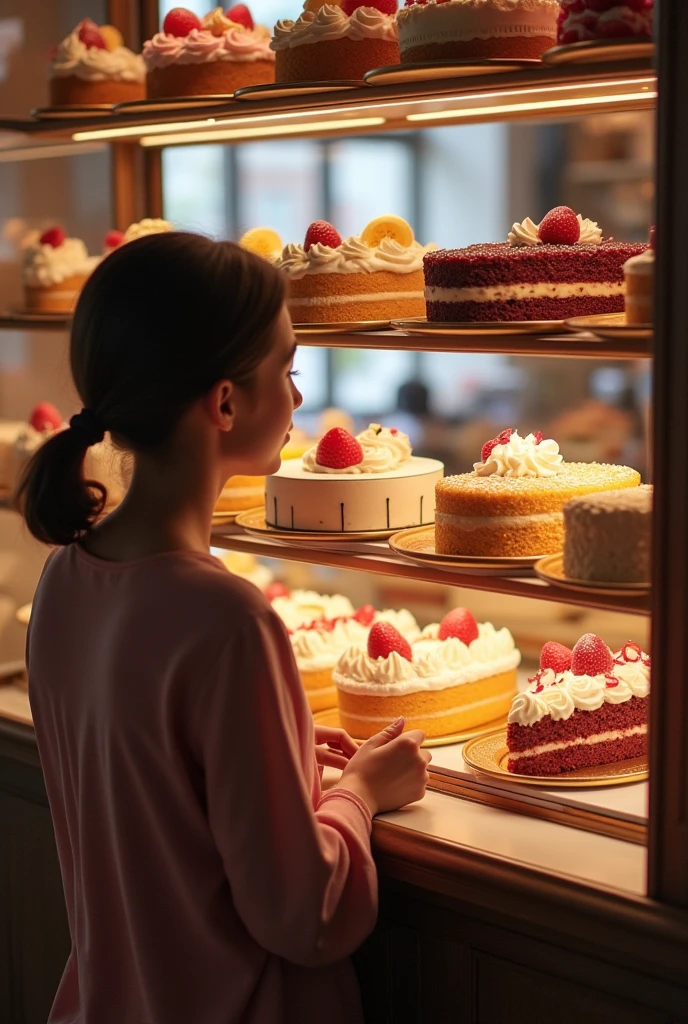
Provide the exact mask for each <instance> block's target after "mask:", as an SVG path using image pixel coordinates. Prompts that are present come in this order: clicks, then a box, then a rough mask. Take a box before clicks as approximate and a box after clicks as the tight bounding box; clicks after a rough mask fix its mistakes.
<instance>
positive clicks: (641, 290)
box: [623, 228, 655, 324]
mask: <svg viewBox="0 0 688 1024" xmlns="http://www.w3.org/2000/svg"><path fill="white" fill-rule="evenodd" d="M623 272H624V280H625V283H626V301H625V309H626V323H627V324H651V323H652V322H653V320H654V300H655V232H654V228H653V229H652V230H651V232H650V248H649V249H645V251H644V252H641V253H640V255H639V256H631V258H630V260H626V262H625V263H624V266H623Z"/></svg>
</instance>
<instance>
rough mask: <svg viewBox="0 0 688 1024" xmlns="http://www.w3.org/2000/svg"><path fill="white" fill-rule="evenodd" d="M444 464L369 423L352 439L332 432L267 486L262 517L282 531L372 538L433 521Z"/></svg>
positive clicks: (338, 430)
mask: <svg viewBox="0 0 688 1024" xmlns="http://www.w3.org/2000/svg"><path fill="white" fill-rule="evenodd" d="M443 471H444V467H443V465H442V463H441V462H438V461H437V460H436V459H423V458H418V457H417V456H415V455H412V448H411V444H410V442H409V439H408V437H407V436H406V434H403V433H402V432H401V431H400V430H396V429H395V428H394V427H392V428H391V429H388V428H387V427H382V426H380V424H379V423H371V424H370V426H369V427H368V428H367V430H364V431H363V432H362V433H360V434H358V435H357V436H356V437H354V436H353V435H352V434H349V433H348V431H346V430H344V429H343V428H341V427H334V428H333V429H332V430H328V432H327V433H326V434H325V435H324V436H323V437H322V438H321V439H320V441H319V442H318V444H317V445H316V446H315V447H314V448H311V449H310V450H309V451H307V452H306V454H305V455H304V456H303V458H301V459H290V460H289V461H288V462H283V463H282V465H281V467H280V469H279V470H278V471H277V473H275V474H274V475H273V476H269V477H268V478H267V481H266V497H265V518H266V521H267V523H268V525H269V526H272V527H276V528H277V529H279V530H285V531H288V530H306V531H310V532H313V533H342V534H346V533H368V532H372V531H381V530H402V529H404V528H406V527H408V526H422V525H424V524H425V523H431V522H433V519H434V504H435V502H434V492H435V484H436V483H437V481H438V480H440V479H441V477H442V473H443Z"/></svg>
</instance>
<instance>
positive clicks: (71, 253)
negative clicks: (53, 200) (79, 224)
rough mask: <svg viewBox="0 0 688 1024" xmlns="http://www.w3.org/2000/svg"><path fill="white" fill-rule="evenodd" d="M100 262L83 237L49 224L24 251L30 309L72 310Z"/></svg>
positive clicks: (28, 305)
mask: <svg viewBox="0 0 688 1024" xmlns="http://www.w3.org/2000/svg"><path fill="white" fill-rule="evenodd" d="M99 262H100V257H99V256H89V254H88V250H87V249H86V246H85V244H84V243H83V242H82V240H81V239H80V238H68V237H67V235H66V234H65V232H64V231H63V230H62V228H61V227H58V226H55V227H52V228H48V229H47V231H44V232H43V234H42V235H40V236H39V237H38V238H35V240H33V241H30V242H29V243H28V244H26V245H25V246H24V248H23V251H22V271H21V273H22V283H23V285H24V299H25V303H26V308H27V309H28V310H35V311H37V312H40V313H71V312H72V310H73V309H74V307H75V305H76V301H77V299H78V297H79V292H80V291H81V289H82V287H83V286H84V284H85V282H86V279H87V277H88V276H89V274H90V273H91V272H92V271H93V270H94V269H95V267H96V266H97V264H98V263H99Z"/></svg>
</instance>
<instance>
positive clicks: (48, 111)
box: [31, 103, 114, 121]
mask: <svg viewBox="0 0 688 1024" xmlns="http://www.w3.org/2000/svg"><path fill="white" fill-rule="evenodd" d="M113 109H114V108H113V104H112V103H89V104H79V105H76V104H75V105H74V106H73V107H69V106H64V107H34V109H33V110H32V111H31V116H32V117H35V118H37V120H39V121H77V120H81V118H82V117H83V118H84V119H85V120H90V119H92V118H94V117H109V115H110V114H111V113H112V111H113Z"/></svg>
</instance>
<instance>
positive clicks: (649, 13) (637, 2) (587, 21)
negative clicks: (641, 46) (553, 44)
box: [557, 0, 655, 46]
mask: <svg viewBox="0 0 688 1024" xmlns="http://www.w3.org/2000/svg"><path fill="white" fill-rule="evenodd" d="M654 6H655V0H561V11H560V14H559V19H558V22H557V43H558V44H559V45H560V46H561V45H564V44H567V43H582V42H587V41H589V40H591V39H610V40H611V39H623V40H627V39H629V38H636V39H637V38H648V37H649V36H651V35H652V18H653V15H654Z"/></svg>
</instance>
